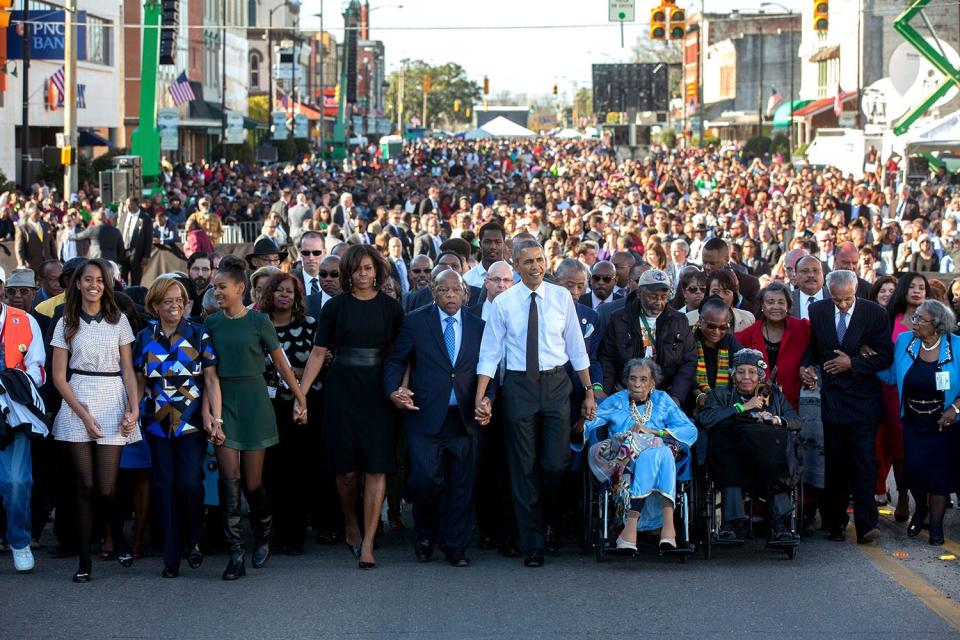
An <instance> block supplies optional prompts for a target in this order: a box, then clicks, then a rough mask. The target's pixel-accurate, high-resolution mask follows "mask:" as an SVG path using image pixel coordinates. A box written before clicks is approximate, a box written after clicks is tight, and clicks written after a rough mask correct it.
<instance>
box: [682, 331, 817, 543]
mask: <svg viewBox="0 0 960 640" xmlns="http://www.w3.org/2000/svg"><path fill="white" fill-rule="evenodd" d="M731 367H732V369H733V371H732V373H733V384H732V385H731V386H729V387H721V388H717V389H714V390H712V391H711V392H710V394H709V396H708V398H707V400H706V406H704V408H703V410H702V411H701V412H700V414H699V415H698V416H697V420H698V422H699V423H700V426H702V427H703V429H704V430H705V431H706V432H707V436H708V437H707V441H708V446H707V472H708V473H709V475H710V478H711V479H712V480H713V482H714V483H715V484H716V485H717V486H718V487H721V488H723V489H724V491H723V497H724V499H723V501H722V502H721V511H722V517H723V527H722V528H721V530H720V533H719V536H718V539H719V540H720V541H738V538H739V537H740V535H741V533H740V532H741V531H743V530H745V529H746V528H747V526H748V523H747V517H746V514H745V513H744V508H743V490H744V489H746V490H749V491H751V492H753V497H754V498H764V499H765V500H766V502H767V505H768V516H769V522H770V537H769V539H768V541H767V544H768V545H770V546H774V547H777V546H789V545H795V544H796V543H797V540H798V539H799V538H798V537H797V535H796V531H795V527H793V526H792V523H793V520H792V517H791V516H792V513H793V509H794V500H793V496H792V495H791V492H792V490H793V488H794V487H795V486H796V484H797V481H798V478H799V474H800V458H799V454H798V450H797V442H796V437H795V435H796V432H797V431H799V429H800V422H799V416H798V415H797V413H796V412H795V411H794V410H793V407H792V406H791V405H790V403H789V402H788V401H787V399H786V397H785V396H784V395H783V392H782V391H781V390H780V388H779V387H777V386H770V385H767V384H764V383H763V380H764V379H765V372H766V367H767V365H766V362H765V361H764V359H763V355H762V354H761V353H760V352H759V351H757V350H755V349H741V350H740V351H737V353H735V354H734V356H733V358H732V362H731Z"/></svg>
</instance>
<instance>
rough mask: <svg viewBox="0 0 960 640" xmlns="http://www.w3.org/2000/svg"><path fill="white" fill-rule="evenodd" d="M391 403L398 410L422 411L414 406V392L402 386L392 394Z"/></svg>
mask: <svg viewBox="0 0 960 640" xmlns="http://www.w3.org/2000/svg"><path fill="white" fill-rule="evenodd" d="M390 402H392V403H393V406H395V407H396V408H397V409H403V410H406V411H420V407H418V406H417V405H415V404H413V391H410V389H408V388H406V387H404V386H403V385H400V386H399V387H397V390H396V391H394V392H393V393H391V394H390Z"/></svg>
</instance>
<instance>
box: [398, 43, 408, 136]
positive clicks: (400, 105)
mask: <svg viewBox="0 0 960 640" xmlns="http://www.w3.org/2000/svg"><path fill="white" fill-rule="evenodd" d="M406 75H407V61H406V59H404V60H402V61H401V64H400V82H399V84H398V85H397V131H398V132H399V134H400V136H401V137H402V136H403V88H404V87H403V83H404V80H405V78H406Z"/></svg>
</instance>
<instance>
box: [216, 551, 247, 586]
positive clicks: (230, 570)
mask: <svg viewBox="0 0 960 640" xmlns="http://www.w3.org/2000/svg"><path fill="white" fill-rule="evenodd" d="M245 575H247V565H246V561H245V559H244V557H243V552H242V551H234V552H232V553H231V554H230V560H229V561H228V562H227V568H226V569H224V570H223V575H222V576H221V577H222V578H223V579H224V580H228V581H229V580H237V579H239V578H242V577H243V576H245Z"/></svg>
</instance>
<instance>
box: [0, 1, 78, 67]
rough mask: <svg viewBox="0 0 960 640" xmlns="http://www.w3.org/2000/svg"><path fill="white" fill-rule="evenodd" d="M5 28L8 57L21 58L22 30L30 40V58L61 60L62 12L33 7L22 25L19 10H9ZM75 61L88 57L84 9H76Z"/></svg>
mask: <svg viewBox="0 0 960 640" xmlns="http://www.w3.org/2000/svg"><path fill="white" fill-rule="evenodd" d="M10 13H11V16H10V26H9V27H7V59H8V60H23V51H24V35H25V34H24V31H26V37H27V39H28V40H29V42H30V58H31V59H33V60H63V47H64V39H65V32H66V29H65V27H64V24H63V23H64V12H63V10H58V11H44V10H39V11H38V10H33V11H31V12H30V24H29V25H23V24H21V21H22V20H23V12H22V11H11V12H10ZM76 20H77V60H86V59H87V26H86V23H87V12H86V11H78V12H77V18H76Z"/></svg>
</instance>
